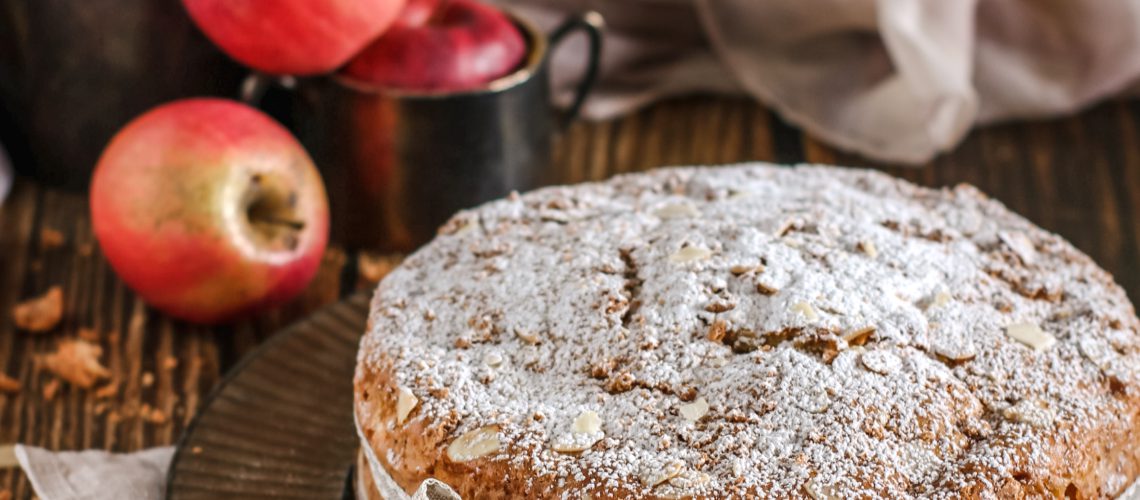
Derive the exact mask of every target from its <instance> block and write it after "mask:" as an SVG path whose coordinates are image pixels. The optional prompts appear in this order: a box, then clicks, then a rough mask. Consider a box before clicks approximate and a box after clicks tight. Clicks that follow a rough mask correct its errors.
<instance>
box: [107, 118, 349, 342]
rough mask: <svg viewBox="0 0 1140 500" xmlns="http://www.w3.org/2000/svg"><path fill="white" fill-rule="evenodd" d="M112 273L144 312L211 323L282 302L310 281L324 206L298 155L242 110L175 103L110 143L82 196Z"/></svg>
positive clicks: (311, 171)
mask: <svg viewBox="0 0 1140 500" xmlns="http://www.w3.org/2000/svg"><path fill="white" fill-rule="evenodd" d="M90 198H91V200H90V203H91V216H92V223H93V228H94V233H95V236H96V238H97V239H98V241H99V245H100V247H101V248H102V250H103V254H104V255H105V256H106V258H107V260H108V261H109V262H110V264H111V267H113V268H114V270H115V272H116V273H117V274H118V275H119V276H120V277H121V278H122V279H123V281H124V282H126V283H127V285H129V286H130V287H131V288H132V289H133V290H134V291H135V292H136V293H138V294H139V296H140V297H142V298H143V300H145V301H146V302H147V303H149V304H150V305H152V306H153V307H155V308H157V309H159V310H161V311H163V312H165V313H167V314H169V315H171V316H174V317H177V318H181V319H184V320H188V321H192V322H196V323H205V324H214V323H221V322H226V321H229V320H233V319H236V318H238V317H241V316H244V315H247V314H251V313H254V312H257V311H260V310H262V309H265V308H268V307H272V306H276V305H279V304H282V303H284V302H286V301H288V300H290V299H292V298H293V297H295V296H296V295H297V294H298V293H300V292H301V291H302V290H303V289H304V288H305V286H306V285H307V284H308V283H309V281H310V280H311V279H312V278H313V276H314V275H315V274H316V272H317V268H318V267H319V265H320V261H321V257H322V254H323V253H324V250H325V246H326V244H327V242H328V228H329V220H328V217H329V215H328V200H327V197H326V194H325V188H324V184H323V183H322V182H321V177H320V174H319V173H318V172H317V169H316V167H315V166H314V165H313V162H312V160H311V159H310V158H309V155H308V153H306V152H305V150H304V148H302V147H301V145H300V144H299V143H298V142H297V140H296V139H294V138H293V136H292V135H291V134H290V133H289V132H288V131H287V130H285V128H284V127H282V126H280V125H279V124H277V123H276V122H275V121H273V119H272V118H270V117H268V116H266V115H265V114H263V113H261V112H260V111H257V110H256V109H253V108H251V107H249V106H246V105H244V104H240V103H237V102H234V101H228V100H224V99H186V100H181V101H176V102H173V103H169V104H165V105H162V106H159V107H157V108H154V109H152V110H150V111H148V112H146V113H144V114H143V115H141V116H139V117H138V118H136V119H134V120H133V121H131V122H130V123H129V124H127V126H126V127H124V128H123V129H122V130H121V131H119V132H118V134H116V135H115V137H114V138H112V140H111V142H110V144H108V145H107V148H106V149H105V150H104V151H103V154H102V156H101V157H100V159H99V162H98V164H97V165H96V167H95V172H94V177H93V179H92V181H91V192H90Z"/></svg>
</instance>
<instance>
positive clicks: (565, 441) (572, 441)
mask: <svg viewBox="0 0 1140 500" xmlns="http://www.w3.org/2000/svg"><path fill="white" fill-rule="evenodd" d="M604 437H606V433H604V432H595V433H593V434H577V433H574V434H563V435H562V436H559V437H558V439H556V440H555V441H554V443H552V444H551V445H550V448H551V449H552V450H554V451H557V452H559V453H581V452H583V451H586V450H588V449H590V448H593V447H594V445H595V444H598V441H601V440H602V438H604Z"/></svg>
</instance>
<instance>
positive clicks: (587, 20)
mask: <svg viewBox="0 0 1140 500" xmlns="http://www.w3.org/2000/svg"><path fill="white" fill-rule="evenodd" d="M605 26H606V21H605V19H603V18H602V15H601V14H599V13H598V12H597V11H593V10H591V11H588V12H586V13H584V14H581V15H577V16H574V17H572V18H570V19H567V20H566V21H565V22H563V23H562V25H561V26H559V27H558V28H557V29H555V30H554V32H553V33H551V34H550V50H551V52H553V51H554V49H555V48H556V47H557V46H558V45H559V44H561V43H562V41H563V40H565V39H566V37H567V36H568V35H570V34H572V33H574V32H575V31H583V32H585V33H586V36H588V37H589V39H590V52H589V54H588V58H587V59H586V73H585V74H584V75H582V81H581V82H580V83H578V89H577V91H576V92H575V94H574V100H573V101H572V102H571V104H570V107H569V108H567V109H566V111H565V112H564V113H563V115H562V119H561V120H562V122H561V123H560V125H561V128H562V129H565V128H567V127H569V126H570V124H571V123H573V122H574V120H575V119H577V118H578V114H579V113H580V112H581V111H582V104H583V103H585V102H586V97H587V96H588V95H589V94H590V91H591V90H592V89H593V88H594V84H595V83H597V80H598V63H599V60H600V59H601V56H602V30H603V29H604V28H605Z"/></svg>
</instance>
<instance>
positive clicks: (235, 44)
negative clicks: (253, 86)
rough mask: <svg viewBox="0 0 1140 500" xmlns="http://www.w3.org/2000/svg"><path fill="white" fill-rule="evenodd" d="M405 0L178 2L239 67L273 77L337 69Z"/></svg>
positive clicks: (388, 21)
mask: <svg viewBox="0 0 1140 500" xmlns="http://www.w3.org/2000/svg"><path fill="white" fill-rule="evenodd" d="M404 2H405V0H182V3H183V5H184V6H185V7H186V10H187V11H188V12H189V13H190V17H192V18H193V19H194V22H195V23H196V24H197V25H198V27H199V28H201V29H202V31H203V32H205V33H206V36H207V37H209V38H210V40H212V41H213V42H214V43H215V44H216V45H218V47H220V48H221V49H222V50H223V51H225V52H226V54H229V56H230V57H232V58H234V59H236V60H237V61H238V62H240V63H242V64H244V65H246V66H249V67H251V68H253V69H256V70H258V71H262V72H265V73H270V74H274V75H317V74H322V73H328V72H330V71H332V70H334V69H336V68H339V67H340V66H341V65H343V64H344V63H345V62H346V61H348V60H349V58H351V57H352V56H353V55H354V54H356V53H357V52H359V51H360V50H361V49H363V48H364V46H365V45H367V44H368V43H369V42H370V41H372V40H373V39H375V38H376V37H377V36H379V35H380V33H382V32H384V30H385V29H387V28H388V26H390V25H391V24H392V22H393V21H395V19H396V16H397V15H399V13H400V11H401V9H403V7H404Z"/></svg>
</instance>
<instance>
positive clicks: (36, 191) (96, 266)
mask: <svg viewBox="0 0 1140 500" xmlns="http://www.w3.org/2000/svg"><path fill="white" fill-rule="evenodd" d="M752 160H763V161H780V162H784V163H795V162H804V161H806V162H817V163H834V164H842V165H851V166H864V167H871V168H878V169H882V170H885V171H887V172H889V173H892V174H895V175H899V176H901V177H904V178H907V179H909V180H912V181H914V182H917V183H920V184H924V185H931V186H947V185H954V184H957V183H960V182H969V183H972V184H975V185H977V186H979V187H980V188H982V189H983V190H984V191H986V192H988V193H990V194H991V195H993V196H995V197H996V198H998V199H1000V200H1002V201H1004V202H1005V203H1006V204H1007V205H1009V206H1010V208H1012V209H1014V210H1016V211H1018V212H1020V213H1022V214H1024V215H1026V216H1027V217H1028V218H1029V219H1031V220H1033V221H1034V222H1036V223H1038V224H1040V225H1041V226H1043V227H1045V228H1047V229H1050V230H1053V231H1056V232H1058V233H1060V234H1061V235H1062V236H1064V237H1066V238H1068V239H1069V240H1071V241H1072V242H1073V243H1074V244H1076V245H1077V246H1078V247H1079V248H1081V249H1082V250H1084V251H1085V252H1087V253H1089V254H1090V255H1092V256H1093V258H1095V259H1096V260H1097V261H1098V262H1100V263H1101V264H1102V265H1103V266H1104V267H1105V268H1106V269H1108V270H1109V271H1110V272H1112V273H1113V274H1115V275H1116V277H1117V280H1118V282H1120V283H1121V284H1122V285H1123V286H1124V287H1125V289H1126V290H1128V291H1129V293H1130V295H1131V296H1133V297H1135V296H1137V294H1138V293H1140V267H1138V262H1137V257H1138V249H1140V214H1137V204H1140V103H1134V102H1108V103H1105V104H1102V105H1099V106H1097V107H1095V108H1093V109H1091V110H1088V111H1085V112H1083V113H1081V114H1079V115H1077V116H1074V117H1070V118H1063V119H1055V120H1049V121H1043V122H1033V123H1020V124H1006V125H997V126H988V127H984V128H981V129H979V130H976V131H974V132H973V133H972V134H970V136H969V137H968V138H967V139H966V141H965V142H964V143H963V144H962V145H961V146H959V147H958V148H957V149H955V150H954V151H952V152H951V153H949V154H946V155H944V156H942V157H939V158H937V159H936V160H934V161H933V162H931V163H930V164H928V165H925V166H923V167H920V168H912V167H898V166H890V165H882V164H877V163H875V162H870V161H868V160H866V159H863V158H858V157H853V156H850V155H847V154H844V153H840V152H837V151H835V150H834V149H832V148H829V147H827V146H826V145H823V144H821V143H819V142H818V141H816V140H814V139H812V138H810V137H805V136H803V135H802V134H800V133H799V132H798V131H796V130H795V129H794V128H792V127H789V126H788V125H786V124H784V123H782V122H781V121H780V120H779V118H777V117H776V116H774V115H773V114H772V113H771V112H769V111H768V110H767V109H765V108H764V107H762V106H759V105H757V104H754V103H753V102H751V101H748V100H745V99H727V98H713V97H692V98H685V99H678V100H672V101H668V102H664V103H661V104H658V105H655V106H653V107H651V108H648V109H646V110H644V111H642V112H639V113H636V114H633V115H630V116H628V117H625V118H622V119H618V120H615V121H609V122H601V123H579V124H576V125H574V126H573V127H572V128H571V129H570V130H569V131H568V132H567V134H566V135H565V137H563V138H562V140H561V142H560V143H559V145H558V147H557V152H556V158H555V162H554V167H553V168H556V169H557V172H558V177H559V178H561V179H562V181H563V182H579V181H584V180H592V179H601V178H605V177H608V176H611V175H613V174H616V173H622V172H633V171H639V170H644V169H647V168H652V167H656V166H663V165H692V164H719V163H733V162H741V161H752ZM334 195H335V194H334ZM43 228H53V229H56V230H59V231H62V232H63V233H64V234H65V235H66V239H67V241H66V244H65V245H64V246H62V247H60V248H56V249H43V248H41V246H40V242H39V239H40V238H39V235H40V232H41V230H42V229H43ZM355 258H356V256H355V255H352V254H346V253H345V252H343V251H341V250H339V249H337V248H333V249H332V250H330V252H329V254H328V255H327V256H326V259H325V263H324V266H323V268H322V271H321V274H320V276H319V277H318V278H317V280H316V281H315V282H314V284H313V285H312V286H311V287H310V288H309V290H307V291H306V292H305V294H304V295H303V296H302V297H301V298H300V299H298V300H297V301H296V302H295V303H294V304H292V305H290V306H289V307H286V308H283V309H282V310H280V311H275V312H272V313H269V314H266V315H264V316H262V317H259V318H257V319H255V320H252V321H247V322H244V323H242V324H238V325H234V326H230V327H225V328H204V327H197V326H193V325H187V324H184V323H180V322H176V321H171V320H169V319H167V318H165V317H163V316H162V315H160V314H157V313H155V312H153V311H150V310H148V309H147V308H146V307H145V305H143V304H142V303H141V302H139V301H138V300H137V299H136V298H135V297H134V295H133V294H131V292H130V291H129V290H127V289H126V288H125V287H123V286H122V284H121V283H120V282H119V281H118V280H117V279H116V278H115V276H114V274H113V273H112V272H111V270H110V269H109V268H108V267H107V265H106V264H105V263H104V261H103V260H102V258H101V256H100V255H99V251H98V248H97V245H95V244H94V241H93V240H92V236H91V228H90V221H89V218H88V216H87V208H86V201H85V200H84V198H83V197H82V196H81V195H77V194H68V193H62V192H58V191H53V190H45V189H42V188H40V187H38V186H36V185H34V184H32V183H30V182H28V181H21V182H20V183H19V184H18V185H17V187H16V190H15V191H14V193H13V194H12V195H11V198H10V199H9V200H8V201H6V202H5V204H4V205H3V206H2V207H0V313H2V314H3V317H2V318H0V372H3V373H6V374H8V375H11V376H13V377H16V378H18V379H19V380H20V381H21V382H22V383H23V385H24V390H23V391H22V392H21V393H20V394H18V395H14V396H3V395H0V444H7V443H14V442H23V443H29V444H35V445H40V446H46V447H49V448H61V449H76V448H92V447H93V448H103V449H110V450H117V451H130V450H137V449H140V448H144V447H148V446H154V445H160V444H169V443H172V442H173V441H174V440H175V439H177V437H178V435H179V433H180V432H181V431H182V429H183V428H184V427H185V425H186V424H187V422H188V421H189V419H190V417H191V416H192V414H193V412H194V410H195V408H197V407H198V405H199V403H200V401H201V398H202V397H203V396H204V395H205V394H206V392H207V391H209V389H210V388H211V387H212V386H214V384H216V383H217V382H218V380H220V378H221V376H222V374H223V373H224V372H225V370H226V369H228V368H229V367H231V366H233V365H234V364H235V363H236V362H237V360H238V359H240V358H241V356H242V355H243V354H245V353H247V352H249V351H250V350H251V349H252V348H254V347H255V346H257V345H258V344H259V343H260V342H262V341H263V340H265V339H266V338H267V337H268V336H269V335H271V334H272V333H273V332H274V331H277V330H278V329H279V328H281V327H282V326H284V325H286V324H288V323H290V322H291V321H293V320H295V319H297V318H300V317H303V316H304V315H305V314H306V313H307V312H310V311H312V310H314V309H315V308H317V307H319V306H321V305H323V304H326V303H329V302H331V301H333V300H335V299H336V298H337V297H338V296H340V295H341V294H343V293H344V292H346V291H348V290H352V289H355V288H358V287H361V286H365V285H361V284H360V283H359V279H358V277H357V275H356V266H355V265H354V263H355ZM53 284H58V285H61V286H63V288H64V291H65V297H66V299H65V303H66V305H67V311H68V313H67V316H66V317H65V319H64V321H63V323H62V325H61V326H60V327H59V328H58V331H56V332H52V333H49V334H45V335H40V336H33V335H28V334H24V333H20V332H16V331H14V329H13V326H12V324H11V321H10V320H9V318H8V311H9V310H10V308H11V307H12V305H13V304H15V303H16V302H18V301H19V300H21V299H24V298H27V297H29V296H32V295H35V294H38V293H40V292H42V291H43V290H45V289H46V288H47V287H49V286H51V285H53ZM81 327H94V328H97V329H98V330H99V331H100V332H101V334H102V337H101V344H102V345H103V347H104V349H105V351H106V352H105V353H104V358H103V359H104V361H105V363H106V364H107V365H108V366H109V367H110V368H111V370H112V372H113V373H114V379H113V380H115V381H117V382H119V384H120V392H119V394H118V395H116V396H114V397H112V398H109V399H105V400H99V399H97V398H96V397H95V395H94V394H93V393H91V392H90V391H83V390H75V389H72V388H68V387H66V386H64V387H63V388H62V390H60V391H59V393H58V394H56V396H55V397H54V398H53V399H52V400H50V401H47V400H45V399H44V397H43V394H42V391H43V385H44V384H45V383H46V382H47V381H48V380H49V379H50V378H51V377H50V376H49V375H47V374H45V373H43V371H42V369H41V368H40V367H39V366H38V364H37V362H36V359H37V356H39V355H41V354H42V353H45V352H48V351H50V350H51V348H52V346H53V345H54V343H55V342H56V341H57V340H58V339H60V338H65V337H70V336H74V335H76V333H77V331H78V329H79V328H81ZM171 359H173V360H175V361H168V360H171ZM147 373H150V374H151V376H152V377H153V380H154V383H153V384H152V385H150V386H147V387H144V386H143V385H144V384H143V379H144V378H147V379H149V378H151V376H145V375H144V374H147ZM143 405H147V406H148V407H152V408H158V409H160V410H162V411H163V412H164V413H165V414H166V415H168V417H169V418H167V419H166V421H165V422H152V421H149V420H147V419H145V418H140V417H139V416H138V413H139V409H140V408H142V407H143ZM5 489H9V490H11V491H12V493H14V498H17V499H24V498H30V496H31V491H30V488H29V486H28V483H27V481H26V480H25V479H24V477H23V476H22V474H20V473H18V472H15V471H12V470H0V491H4V490H5Z"/></svg>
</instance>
